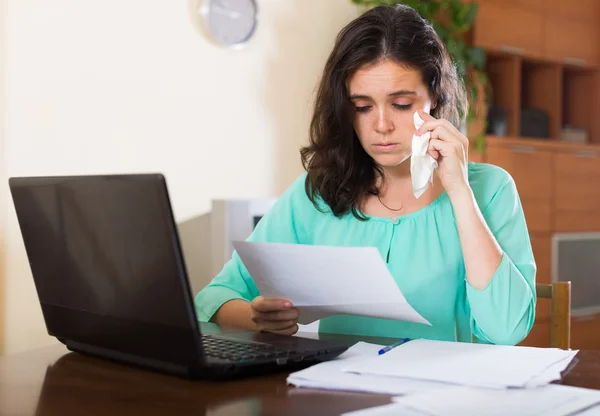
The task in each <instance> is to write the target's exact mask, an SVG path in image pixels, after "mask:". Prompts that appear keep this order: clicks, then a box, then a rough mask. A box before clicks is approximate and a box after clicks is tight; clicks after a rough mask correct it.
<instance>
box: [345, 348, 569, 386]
mask: <svg viewBox="0 0 600 416" xmlns="http://www.w3.org/2000/svg"><path fill="white" fill-rule="evenodd" d="M576 354H577V351H565V350H560V349H556V348H533V347H514V346H503V345H488V344H470V343H462V342H450V341H433V340H425V339H419V340H413V341H410V342H407V343H405V344H402V345H400V346H398V347H396V348H394V349H392V350H391V351H389V352H387V353H385V354H383V355H379V356H374V357H372V358H370V359H365V360H361V361H351V362H347V363H345V364H344V365H343V366H342V370H343V371H346V372H351V373H356V374H363V375H371V376H385V377H397V378H405V379H412V380H422V381H435V382H443V383H449V384H455V385H462V386H474V387H484V388H509V387H520V388H526V387H527V388H530V387H536V386H541V385H546V384H548V383H549V382H551V381H553V380H556V379H559V378H560V373H561V371H563V370H564V369H565V368H566V367H567V366H568V364H569V363H570V362H571V360H572V359H573V357H574V356H575V355H576Z"/></svg>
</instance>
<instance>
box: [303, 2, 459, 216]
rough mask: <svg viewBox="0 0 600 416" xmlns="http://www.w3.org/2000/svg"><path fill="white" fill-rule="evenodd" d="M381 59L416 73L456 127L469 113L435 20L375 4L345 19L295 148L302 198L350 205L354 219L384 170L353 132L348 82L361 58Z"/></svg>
mask: <svg viewBox="0 0 600 416" xmlns="http://www.w3.org/2000/svg"><path fill="white" fill-rule="evenodd" d="M382 59H391V60H393V61H395V62H397V63H399V64H401V65H403V66H404V67H406V68H409V69H415V70H418V71H419V72H420V73H421V77H422V80H423V82H424V84H425V85H427V87H428V89H429V95H430V96H431V97H432V99H434V100H435V102H436V103H437V104H436V106H435V108H434V109H432V111H431V115H432V116H434V117H436V118H445V119H447V120H448V121H450V122H451V123H453V124H454V125H455V126H457V127H458V126H459V125H460V124H461V123H462V122H463V121H464V119H465V115H466V113H467V105H468V104H467V99H466V93H465V87H464V85H463V83H462V81H461V80H460V79H459V77H458V75H457V72H456V68H455V66H454V64H453V62H452V59H451V58H450V56H449V54H448V52H447V51H446V48H445V46H444V44H443V43H442V41H441V40H440V38H439V37H438V35H437V33H436V32H435V30H434V29H433V27H432V26H431V25H430V24H429V22H427V21H426V20H425V19H423V18H422V17H421V16H420V15H419V14H418V13H417V12H416V11H415V10H414V9H412V8H410V7H408V6H405V5H398V6H395V7H391V6H379V7H375V8H373V9H371V10H369V11H367V12H366V13H364V14H362V15H361V16H360V17H358V18H357V19H355V20H354V21H352V22H351V23H349V24H348V25H347V26H346V27H345V28H344V29H342V31H341V32H340V33H339V35H338V36H337V39H336V42H335V46H334V48H333V50H332V52H331V54H330V55H329V58H328V59H327V63H326V64H325V68H324V71H323V74H322V77H321V80H320V84H319V87H318V91H317V96H316V101H315V105H314V113H313V116H312V121H311V124H310V140H309V144H308V145H307V146H305V147H303V148H302V149H301V150H300V154H301V158H302V165H303V166H304V169H305V170H306V171H307V173H308V175H307V178H306V183H305V188H306V193H307V195H308V197H309V198H310V200H311V201H312V203H313V204H314V205H315V207H317V208H319V203H318V199H319V198H320V199H322V200H323V201H324V202H325V203H326V204H327V205H328V206H329V208H330V209H331V211H332V212H333V214H334V215H335V216H338V217H339V216H343V215H345V214H347V213H348V212H352V214H353V215H354V216H355V217H356V218H358V219H362V220H364V219H366V217H365V216H363V215H362V214H361V213H360V204H361V201H363V199H364V198H365V197H366V196H367V195H369V194H374V195H377V194H378V192H379V190H378V189H377V187H376V174H377V173H379V174H380V175H383V171H382V169H381V168H380V167H379V166H377V165H376V163H375V161H374V160H373V159H372V158H371V157H370V156H369V155H368V154H367V153H366V152H365V150H364V149H363V148H362V145H361V144H360V142H359V140H358V137H357V135H356V132H355V131H354V127H353V116H354V108H353V106H352V103H351V101H350V98H349V94H348V91H347V82H348V80H349V79H350V77H351V76H352V75H353V74H354V73H355V72H356V71H357V70H358V69H359V68H360V67H362V66H363V65H367V64H374V63H376V62H378V61H380V60H382ZM319 209H321V208H319ZM321 210H322V209H321Z"/></svg>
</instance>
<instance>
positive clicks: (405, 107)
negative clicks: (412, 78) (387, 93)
mask: <svg viewBox="0 0 600 416" xmlns="http://www.w3.org/2000/svg"><path fill="white" fill-rule="evenodd" d="M411 107H412V104H394V108H396V109H398V110H402V111H406V110H410V108H411Z"/></svg>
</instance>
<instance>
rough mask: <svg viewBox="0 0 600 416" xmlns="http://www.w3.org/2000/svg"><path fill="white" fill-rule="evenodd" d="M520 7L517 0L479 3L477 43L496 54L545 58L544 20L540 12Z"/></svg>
mask: <svg viewBox="0 0 600 416" xmlns="http://www.w3.org/2000/svg"><path fill="white" fill-rule="evenodd" d="M519 3H532V4H536V1H535V0H521V1H520V2H519ZM516 4H517V3H516V2H515V0H513V1H511V2H510V3H507V2H499V1H493V0H484V1H479V13H478V14H477V20H476V22H475V25H474V30H473V42H474V44H475V45H477V46H481V47H483V48H486V49H489V50H494V51H504V52H512V53H517V54H523V55H529V56H541V55H542V50H543V42H544V41H543V34H544V18H543V16H542V14H541V13H540V12H539V11H536V10H534V9H532V8H529V7H522V6H519V5H516ZM508 22H510V23H508Z"/></svg>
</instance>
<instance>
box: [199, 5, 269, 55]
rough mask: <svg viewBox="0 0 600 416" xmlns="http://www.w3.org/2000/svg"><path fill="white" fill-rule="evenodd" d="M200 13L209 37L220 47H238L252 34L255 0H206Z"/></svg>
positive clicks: (254, 22)
mask: <svg viewBox="0 0 600 416" xmlns="http://www.w3.org/2000/svg"><path fill="white" fill-rule="evenodd" d="M201 12H202V14H203V15H204V19H205V24H206V26H207V29H208V31H209V33H210V35H211V36H212V37H213V39H214V40H215V41H216V42H217V43H219V44H221V45H226V46H240V45H242V44H244V43H245V42H246V41H247V40H248V39H250V37H251V36H252V34H253V33H254V29H255V27H256V15H257V7H256V2H255V0H206V2H205V3H204V5H203V7H202V10H201Z"/></svg>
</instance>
